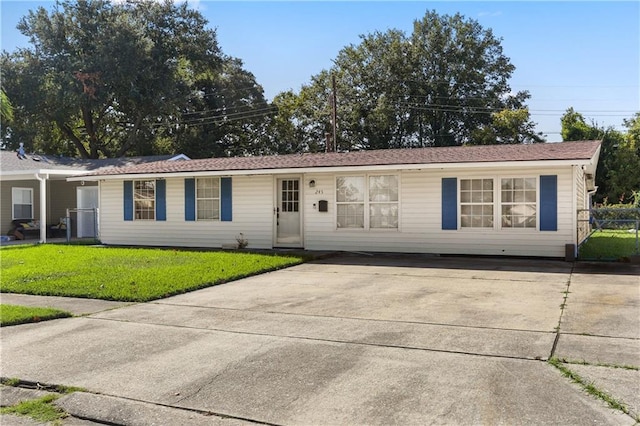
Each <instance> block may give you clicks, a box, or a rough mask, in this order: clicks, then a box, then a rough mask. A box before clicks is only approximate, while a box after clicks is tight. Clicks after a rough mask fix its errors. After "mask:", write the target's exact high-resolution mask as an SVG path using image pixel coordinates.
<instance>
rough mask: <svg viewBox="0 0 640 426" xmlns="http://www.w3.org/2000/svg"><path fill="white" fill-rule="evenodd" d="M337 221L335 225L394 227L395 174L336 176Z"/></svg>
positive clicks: (396, 213) (396, 217) (396, 201)
mask: <svg viewBox="0 0 640 426" xmlns="http://www.w3.org/2000/svg"><path fill="white" fill-rule="evenodd" d="M336 223H337V227H338V228H356V229H365V228H369V229H385V228H391V229H397V228H398V177H397V176H394V175H384V176H369V177H368V178H365V177H364V176H344V177H338V178H337V179H336Z"/></svg>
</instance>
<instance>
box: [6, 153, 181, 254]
mask: <svg viewBox="0 0 640 426" xmlns="http://www.w3.org/2000/svg"><path fill="white" fill-rule="evenodd" d="M171 159H188V158H187V157H186V156H184V155H177V156H174V155H162V156H149V157H130V158H111V159H101V160H82V159H77V158H65V157H56V156H45V155H36V154H27V155H18V153H16V152H11V151H0V234H1V235H6V234H7V232H9V230H10V229H11V227H12V223H11V222H12V221H13V220H14V219H34V220H36V221H38V222H39V223H40V224H43V225H47V226H51V225H56V224H58V223H59V221H60V218H64V217H65V216H66V210H67V208H76V207H91V206H95V207H97V206H98V200H99V198H98V186H97V185H98V184H97V182H91V181H88V182H82V181H78V182H67V180H66V179H67V178H68V177H71V176H78V175H82V174H86V173H88V172H91V171H96V170H100V169H103V168H109V167H122V166H127V165H133V164H140V163H144V162H150V161H153V162H155V161H162V160H171ZM81 218H82V216H81ZM87 219H89V220H88V221H87V222H88V223H85V224H83V223H81V222H82V221H79V222H78V223H77V224H76V225H77V226H74V230H75V231H76V232H75V233H74V236H76V235H77V233H78V232H79V233H80V235H79V236H83V234H84V236H89V235H91V236H93V235H94V232H95V230H94V219H93V215H92V214H91V215H88V217H87ZM82 225H85V226H84V228H83V226H82ZM40 228H41V230H40V231H41V232H40V241H42V242H44V241H46V227H45V226H40Z"/></svg>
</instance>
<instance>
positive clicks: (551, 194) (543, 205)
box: [540, 175, 558, 231]
mask: <svg viewBox="0 0 640 426" xmlns="http://www.w3.org/2000/svg"><path fill="white" fill-rule="evenodd" d="M540 230H541V231H557V230H558V176H556V175H548V176H540Z"/></svg>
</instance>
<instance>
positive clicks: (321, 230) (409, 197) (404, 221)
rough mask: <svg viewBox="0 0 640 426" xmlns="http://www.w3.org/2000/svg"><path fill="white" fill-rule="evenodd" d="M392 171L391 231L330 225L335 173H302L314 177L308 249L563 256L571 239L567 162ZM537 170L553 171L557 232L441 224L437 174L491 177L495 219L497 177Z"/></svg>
mask: <svg viewBox="0 0 640 426" xmlns="http://www.w3.org/2000/svg"><path fill="white" fill-rule="evenodd" d="M393 174H395V175H396V176H398V189H399V195H398V199H399V202H398V211H399V222H398V230H397V232H380V230H375V229H336V226H335V217H336V211H335V209H336V207H337V204H336V198H335V196H336V191H335V182H336V181H335V179H336V175H334V174H331V173H309V174H306V175H305V177H304V179H305V182H308V181H310V180H314V181H315V186H314V187H313V188H308V186H305V191H306V193H305V196H304V199H305V200H306V203H305V212H304V214H305V220H304V226H305V228H304V235H305V242H304V247H305V248H306V249H309V250H345V251H373V252H375V251H379V252H399V253H402V252H411V253H438V254H473V255H509V256H543V257H548V256H551V257H554V256H555V257H564V253H565V252H564V245H565V244H568V243H573V241H574V237H573V234H574V231H573V228H574V226H575V217H574V216H575V212H574V209H573V208H572V204H573V203H572V202H571V199H572V197H573V196H574V195H573V183H572V180H573V179H572V175H573V173H572V171H571V167H570V166H566V167H536V169H535V171H533V173H532V169H527V168H523V167H511V168H482V169H480V168H475V169H465V168H460V169H448V170H446V171H444V172H443V171H440V170H435V169H434V170H403V171H394V172H393ZM540 175H557V176H558V188H557V191H558V192H557V196H558V211H557V213H558V216H557V219H558V231H557V232H553V233H549V232H547V233H545V232H540V231H538V230H537V229H529V228H522V229H518V230H514V229H510V228H501V227H500V226H499V223H495V224H494V225H495V226H494V227H493V228H477V229H462V228H460V229H459V230H458V231H455V230H454V231H451V230H442V218H441V214H442V198H441V188H442V178H443V177H455V178H457V179H458V185H460V181H461V180H463V179H493V180H494V218H495V220H499V219H500V214H499V204H498V203H499V197H500V194H499V193H500V190H499V185H500V182H501V179H502V178H531V177H535V179H536V182H538V181H539V178H540ZM320 200H326V201H328V203H329V211H328V212H321V211H319V209H318V208H317V205H318V202H319V201H320ZM459 201H460V200H458V202H459ZM459 214H460V211H458V215H459Z"/></svg>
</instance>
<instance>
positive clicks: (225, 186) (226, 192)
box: [220, 177, 233, 222]
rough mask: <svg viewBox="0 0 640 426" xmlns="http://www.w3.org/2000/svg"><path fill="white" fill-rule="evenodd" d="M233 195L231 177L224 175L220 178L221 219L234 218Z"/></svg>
mask: <svg viewBox="0 0 640 426" xmlns="http://www.w3.org/2000/svg"><path fill="white" fill-rule="evenodd" d="M231 201H232V197H231V178H230V177H223V178H221V179H220V220H222V221H223V222H230V221H231V219H232V218H233V208H232V202H231Z"/></svg>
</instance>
